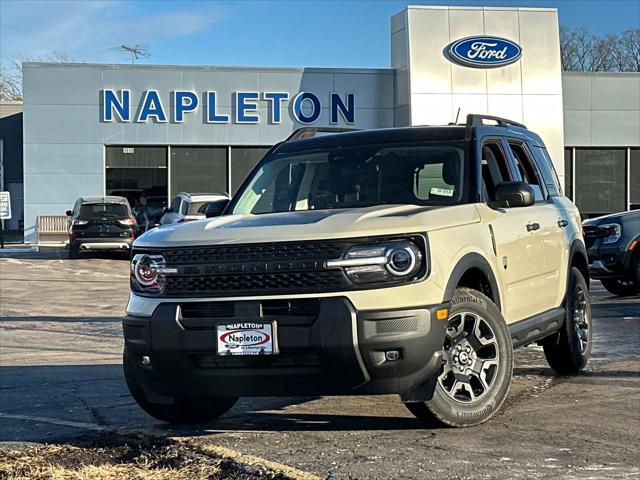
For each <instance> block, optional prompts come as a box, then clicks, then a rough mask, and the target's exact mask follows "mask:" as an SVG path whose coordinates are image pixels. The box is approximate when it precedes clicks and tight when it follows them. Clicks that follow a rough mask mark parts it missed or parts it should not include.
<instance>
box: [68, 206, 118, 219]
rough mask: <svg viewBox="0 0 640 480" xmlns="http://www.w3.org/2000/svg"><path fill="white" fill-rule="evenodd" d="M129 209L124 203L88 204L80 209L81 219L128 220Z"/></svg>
mask: <svg viewBox="0 0 640 480" xmlns="http://www.w3.org/2000/svg"><path fill="white" fill-rule="evenodd" d="M128 216H129V209H128V208H127V206H126V205H124V204H122V203H88V204H84V205H82V206H81V207H80V218H85V219H89V218H103V217H116V218H126V217H128Z"/></svg>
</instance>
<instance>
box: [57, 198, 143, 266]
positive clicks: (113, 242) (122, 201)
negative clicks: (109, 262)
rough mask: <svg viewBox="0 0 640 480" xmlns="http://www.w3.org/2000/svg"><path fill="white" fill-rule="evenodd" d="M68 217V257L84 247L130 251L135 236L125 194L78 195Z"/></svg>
mask: <svg viewBox="0 0 640 480" xmlns="http://www.w3.org/2000/svg"><path fill="white" fill-rule="evenodd" d="M67 216H68V217H69V223H68V226H69V258H78V255H79V253H80V251H85V250H86V251H90V250H127V251H129V250H130V249H131V244H132V243H133V240H134V239H135V238H136V234H137V223H136V219H135V218H134V216H133V214H132V213H131V207H129V202H128V201H127V199H126V198H124V197H109V196H108V197H83V198H79V199H78V200H77V201H76V203H75V205H74V206H73V210H67Z"/></svg>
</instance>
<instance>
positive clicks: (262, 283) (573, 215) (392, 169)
mask: <svg viewBox="0 0 640 480" xmlns="http://www.w3.org/2000/svg"><path fill="white" fill-rule="evenodd" d="M313 133H314V132H313V131H311V130H310V129H303V130H302V131H298V132H296V133H295V134H294V135H292V137H290V138H289V139H288V140H287V141H284V142H282V143H280V144H278V145H276V146H274V147H273V148H272V149H271V150H270V151H269V152H268V153H267V154H266V156H265V157H264V158H263V159H262V160H261V162H260V163H259V164H258V165H257V166H256V168H255V169H254V171H253V172H252V173H251V174H250V175H249V177H248V178H247V179H246V180H245V182H244V183H243V185H242V186H241V188H240V189H239V191H238V193H237V194H236V195H235V196H234V198H233V200H231V202H230V203H229V205H228V206H227V207H226V210H225V211H224V213H223V215H222V216H220V217H218V218H213V219H207V220H202V221H196V222H190V223H187V224H181V225H175V226H167V227H164V228H161V229H157V230H153V231H150V232H148V233H146V234H145V235H143V236H141V237H140V238H139V239H138V240H136V242H135V244H134V248H133V260H132V263H131V289H132V292H131V298H130V301H129V305H128V307H127V315H126V317H125V318H124V321H123V324H124V337H125V342H126V347H125V351H124V371H125V376H126V380H127V384H128V386H129V389H130V391H131V393H132V395H133V397H134V398H135V400H136V401H137V402H138V403H139V404H140V406H141V407H142V408H143V409H144V410H145V411H146V412H148V413H149V414H151V415H153V416H154V417H156V418H158V419H161V420H163V421H167V422H171V423H197V422H204V421H208V420H211V419H213V418H215V417H217V416H219V415H222V414H223V413H224V412H226V411H227V410H229V409H230V408H231V407H232V406H233V405H234V404H235V402H236V401H237V399H238V398H239V397H242V396H272V395H286V396H293V395H362V394H390V393H396V394H399V395H400V398H401V400H402V401H403V402H404V403H405V404H406V406H407V408H408V409H409V410H410V411H411V412H412V413H413V414H415V415H416V417H418V418H419V419H422V420H424V421H425V422H428V423H434V422H440V423H444V424H446V425H450V426H467V425H476V424H479V423H482V422H484V421H486V420H487V419H488V418H490V417H491V416H492V415H493V414H494V413H495V412H496V411H497V410H498V408H499V407H500V405H501V404H502V402H503V401H504V399H505V397H506V395H507V392H508V389H509V385H510V382H511V376H512V370H513V348H514V347H518V346H521V345H526V344H530V343H533V342H538V343H539V344H541V345H543V347H544V352H545V355H546V357H547V360H548V361H549V364H550V365H551V367H552V368H553V369H554V370H556V371H557V372H560V373H563V374H570V373H576V372H578V371H579V370H580V369H582V368H584V366H585V365H586V363H587V361H588V358H589V354H590V350H591V332H592V329H591V312H590V303H589V292H588V282H589V276H588V263H587V254H586V251H585V246H584V241H583V237H582V230H581V226H580V217H579V213H578V211H577V209H576V207H575V206H574V205H573V204H572V203H571V202H570V201H569V200H568V199H567V198H565V197H564V196H562V193H561V190H560V185H559V183H558V179H557V177H556V174H555V171H554V169H553V165H552V162H551V160H550V158H549V155H548V153H547V150H546V148H545V146H544V144H543V142H542V141H541V139H540V138H539V137H538V136H537V135H535V134H534V133H532V132H530V131H529V130H527V129H526V128H525V127H524V126H523V125H520V124H517V123H515V122H511V121H509V120H505V119H501V118H496V117H487V116H478V115H470V116H469V117H468V118H467V123H466V124H465V125H452V126H443V127H412V128H396V129H387V130H370V131H354V132H343V133H335V134H331V135H323V136H321V135H314V136H312V134H313ZM315 133H318V132H315ZM307 137H310V138H307Z"/></svg>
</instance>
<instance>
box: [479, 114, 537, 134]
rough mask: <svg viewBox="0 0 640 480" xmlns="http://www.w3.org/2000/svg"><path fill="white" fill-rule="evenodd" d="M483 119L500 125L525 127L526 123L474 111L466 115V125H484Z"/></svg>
mask: <svg viewBox="0 0 640 480" xmlns="http://www.w3.org/2000/svg"><path fill="white" fill-rule="evenodd" d="M483 120H491V121H494V122H496V123H497V124H498V126H500V127H507V126H512V127H520V128H524V129H525V130H526V129H527V127H526V125H524V124H522V123H518V122H515V121H513V120H509V119H508V118H502V117H494V116H493V115H480V114H476V113H470V114H469V115H467V125H468V126H470V127H481V126H483V125H484V123H483Z"/></svg>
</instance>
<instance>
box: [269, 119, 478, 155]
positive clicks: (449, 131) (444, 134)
mask: <svg viewBox="0 0 640 480" xmlns="http://www.w3.org/2000/svg"><path fill="white" fill-rule="evenodd" d="M465 130H466V127H465V126H464V125H451V126H446V127H443V126H439V127H397V128H380V129H373V130H354V131H352V132H343V133H334V134H331V135H322V136H317V137H312V138H305V139H302V140H291V141H287V142H283V143H282V144H280V145H279V146H278V148H277V151H278V152H294V151H299V150H307V149H310V150H312V149H322V148H331V147H338V146H340V147H348V146H354V145H363V144H381V143H398V142H424V141H434V142H437V141H445V140H449V141H451V140H464V138H465Z"/></svg>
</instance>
